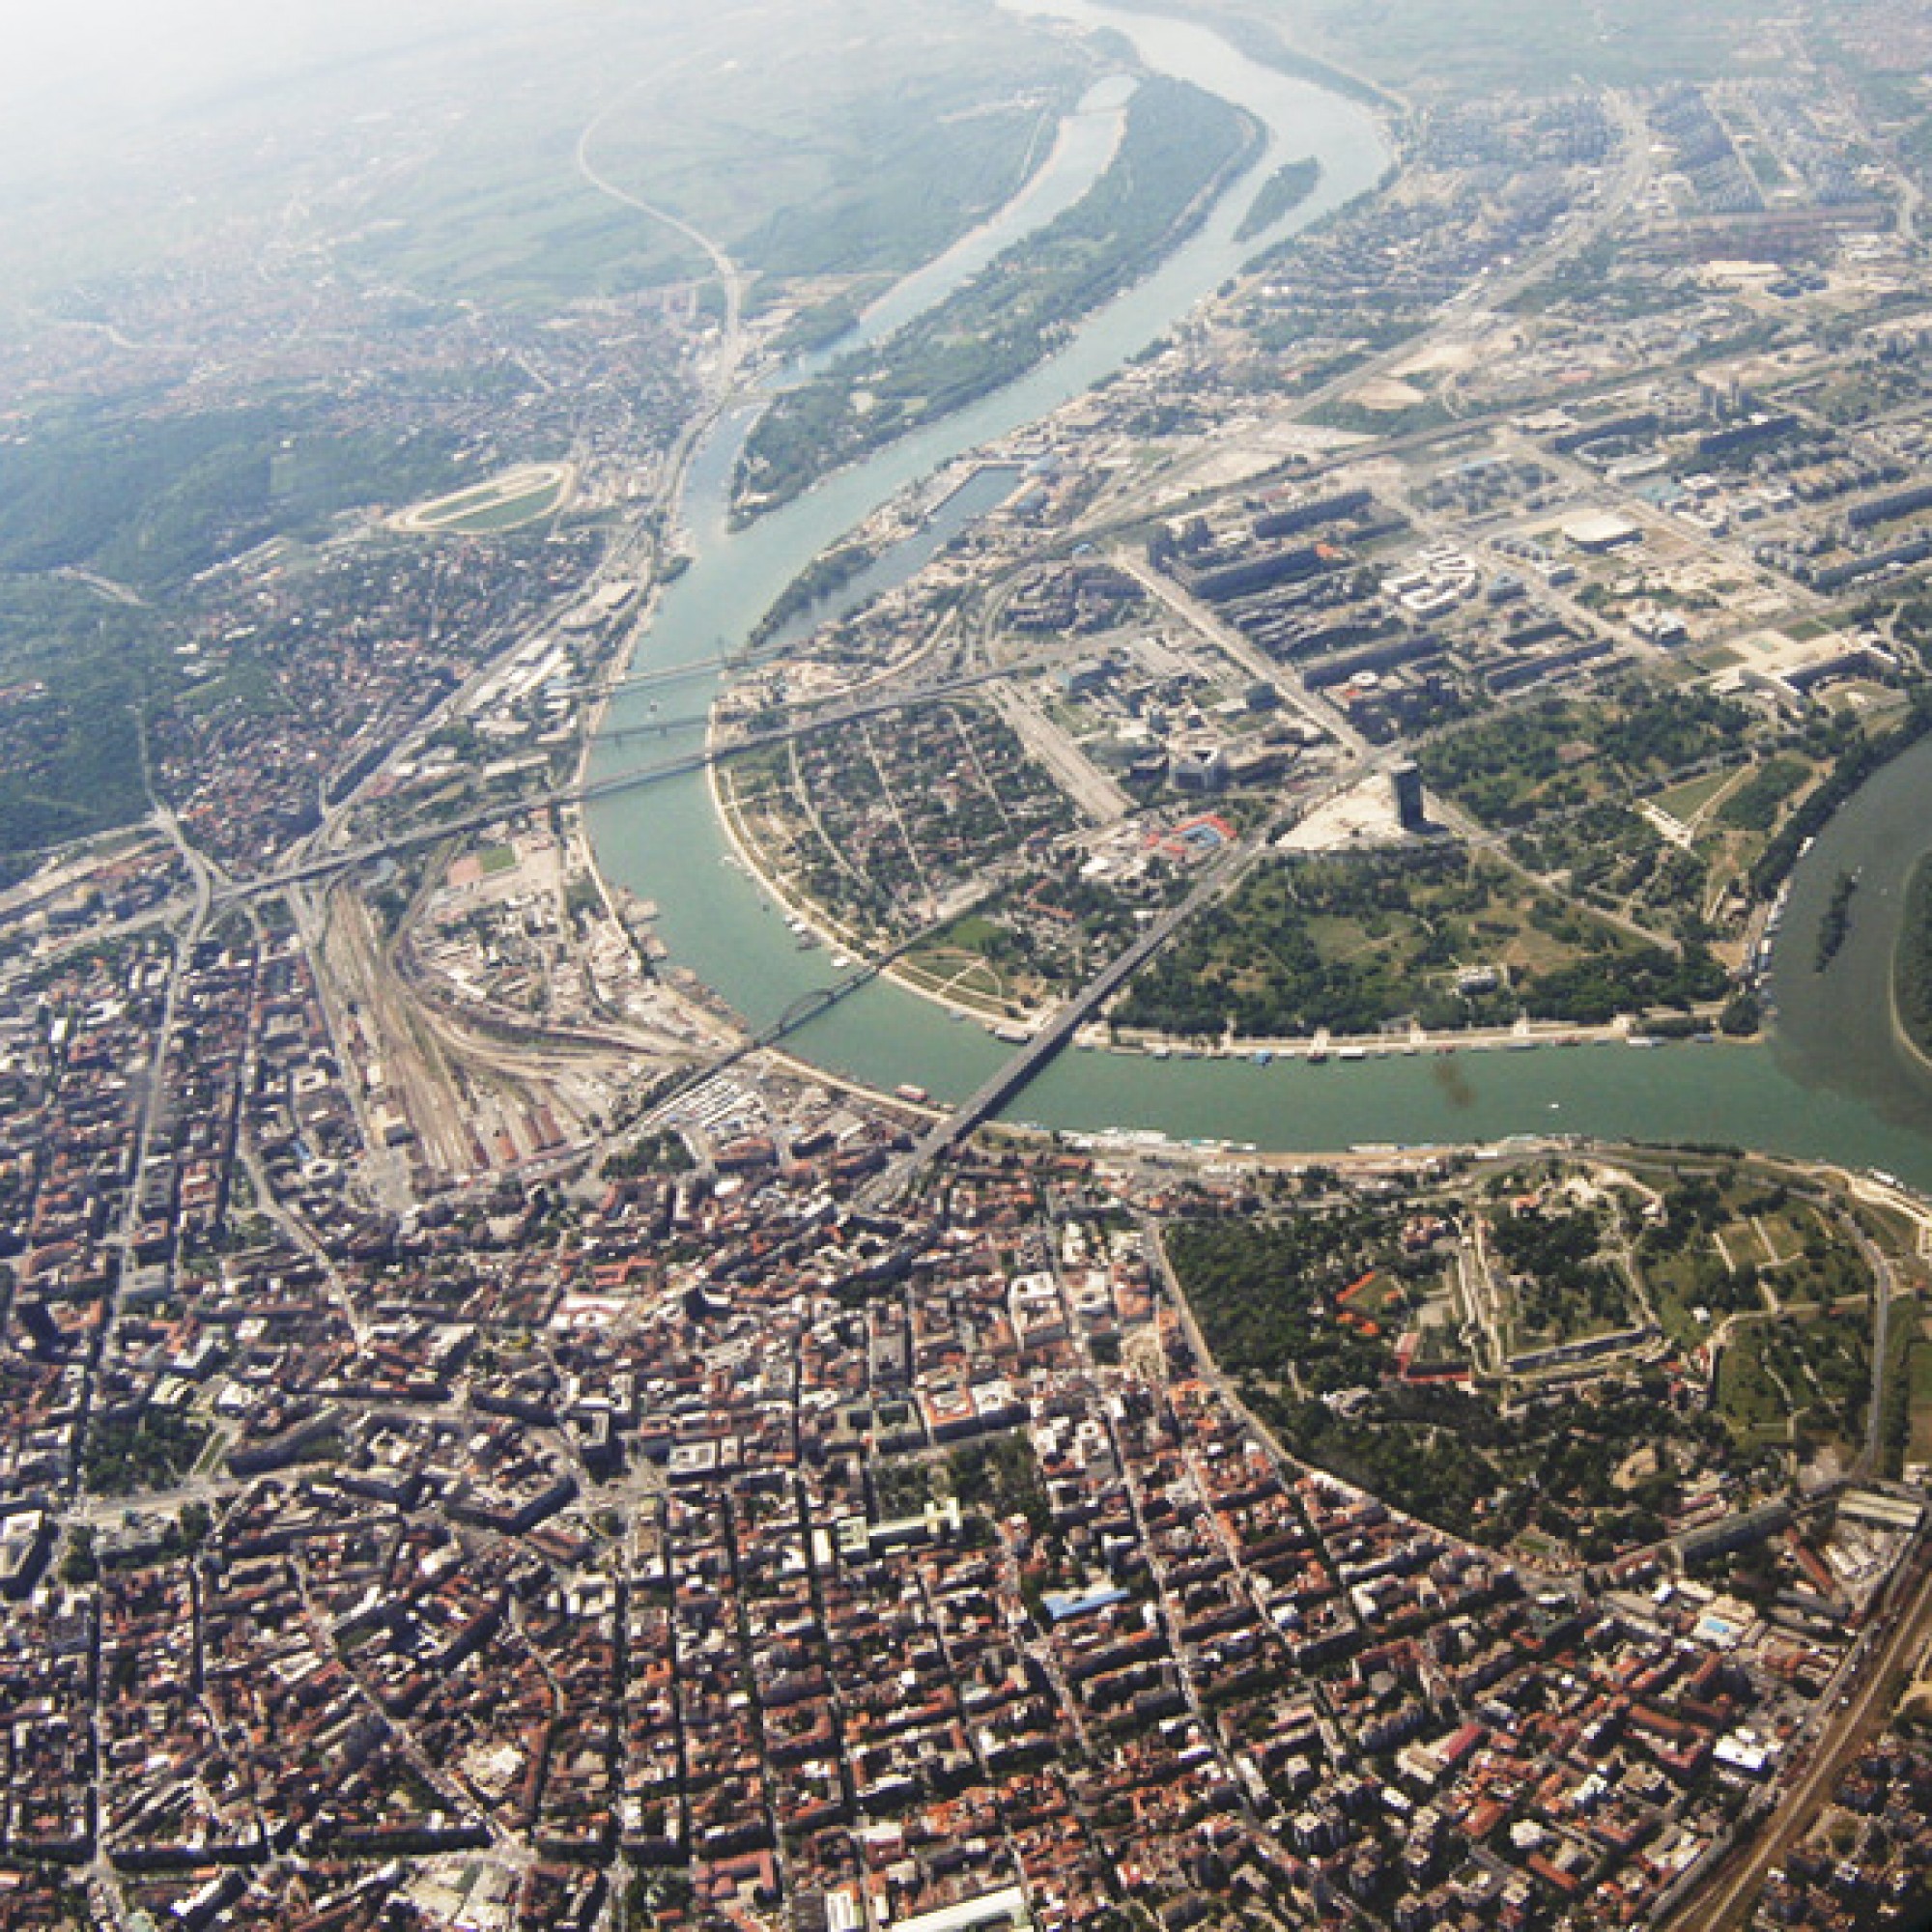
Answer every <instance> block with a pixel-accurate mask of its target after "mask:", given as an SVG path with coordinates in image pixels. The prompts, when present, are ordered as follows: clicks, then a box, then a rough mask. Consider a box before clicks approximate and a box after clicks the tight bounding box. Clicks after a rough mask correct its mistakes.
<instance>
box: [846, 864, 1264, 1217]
mask: <svg viewBox="0 0 1932 1932" xmlns="http://www.w3.org/2000/svg"><path fill="white" fill-rule="evenodd" d="M1246 852H1247V848H1246V847H1244V846H1241V845H1232V846H1230V847H1229V848H1228V850H1227V851H1226V852H1225V853H1224V854H1223V855H1222V857H1221V858H1220V860H1219V861H1218V862H1217V863H1216V864H1215V865H1214V866H1213V867H1211V869H1210V870H1209V871H1208V874H1207V875H1206V876H1205V877H1204V878H1203V879H1202V880H1201V882H1200V884H1198V885H1197V886H1196V887H1195V888H1194V890H1193V891H1192V892H1191V893H1189V894H1188V895H1187V896H1186V897H1185V898H1184V899H1182V900H1181V902H1180V903H1179V905H1177V906H1171V907H1169V909H1168V910H1167V911H1166V912H1164V913H1162V914H1161V916H1160V917H1159V918H1158V919H1157V920H1155V921H1154V922H1153V923H1152V924H1151V925H1150V926H1149V927H1148V929H1147V930H1146V931H1145V932H1144V933H1142V934H1141V936H1140V937H1139V938H1138V939H1137V940H1135V941H1134V943H1133V944H1132V945H1131V946H1129V947H1128V948H1127V949H1126V950H1125V952H1120V953H1117V954H1116V955H1115V956H1114V957H1113V958H1112V959H1111V960H1109V961H1108V962H1107V964H1106V965H1105V966H1103V967H1101V969H1100V970H1099V972H1097V973H1096V974H1094V977H1093V979H1091V980H1088V981H1087V983H1086V984H1085V985H1084V986H1083V987H1081V989H1080V990H1079V991H1078V992H1077V993H1075V994H1074V995H1073V997H1072V998H1071V999H1070V1000H1068V1001H1067V1002H1066V1004H1065V1006H1063V1007H1062V1008H1061V1009H1059V1011H1058V1012H1056V1013H1055V1014H1054V1015H1053V1017H1052V1018H1051V1019H1049V1020H1048V1021H1047V1023H1046V1024H1045V1026H1043V1027H1042V1028H1041V1029H1040V1030H1039V1032H1038V1033H1037V1034H1035V1035H1034V1037H1032V1038H1031V1039H1030V1040H1028V1041H1027V1043H1026V1044H1025V1045H1024V1046H1023V1047H1021V1048H1020V1050H1019V1051H1018V1052H1017V1053H1015V1054H1014V1055H1013V1056H1012V1058H1011V1059H1010V1060H1009V1061H1008V1062H1006V1064H1005V1065H1003V1066H1001V1067H1000V1068H999V1070H998V1071H997V1072H996V1073H994V1074H993V1076H992V1077H991V1078H990V1079H989V1080H987V1081H986V1082H985V1084H984V1085H983V1086H981V1087H980V1090H979V1092H978V1093H976V1094H973V1095H972V1096H971V1097H970V1098H968V1099H967V1100H965V1101H964V1102H963V1103H962V1104H961V1105H960V1106H958V1107H956V1108H954V1109H953V1111H952V1113H951V1114H949V1115H947V1117H946V1118H945V1119H944V1120H943V1121H939V1122H935V1123H934V1124H933V1125H932V1126H931V1127H930V1128H929V1129H928V1130H927V1131H926V1133H925V1134H924V1135H923V1138H922V1139H921V1140H920V1141H919V1143H918V1144H917V1145H916V1146H915V1147H914V1148H913V1150H912V1151H911V1152H910V1153H908V1154H906V1155H905V1156H904V1157H903V1158H902V1159H901V1160H899V1161H896V1162H895V1163H894V1164H893V1166H891V1167H889V1168H887V1169H886V1170H885V1172H884V1173H883V1174H880V1175H879V1176H877V1177H876V1178H875V1179H874V1180H873V1181H872V1182H871V1183H870V1184H869V1185H868V1186H867V1189H866V1190H865V1195H864V1199H865V1201H866V1203H867V1206H870V1207H878V1206H882V1205H883V1204H884V1203H885V1202H887V1201H889V1200H890V1199H891V1198H892V1197H893V1196H894V1195H895V1194H896V1193H897V1192H899V1190H900V1189H901V1188H903V1187H905V1186H907V1185H909V1184H910V1183H911V1182H912V1181H913V1180H914V1179H917V1178H918V1177H919V1176H920V1175H921V1174H923V1173H924V1171H925V1170H926V1168H928V1167H929V1166H930V1165H931V1164H932V1163H933V1162H934V1161H936V1160H938V1159H939V1158H940V1157H941V1156H942V1155H943V1154H946V1153H949V1152H951V1151H952V1149H953V1148H955V1147H957V1146H958V1145H959V1143H960V1142H961V1141H963V1140H964V1139H965V1138H966V1136H967V1135H968V1134H970V1133H972V1132H973V1130H974V1129H975V1128H976V1127H979V1126H982V1125H983V1124H984V1123H985V1122H987V1121H989V1120H991V1119H992V1117H993V1116H994V1115H995V1114H996V1113H997V1112H998V1111H999V1110H1000V1109H1001V1108H1002V1107H1003V1106H1005V1105H1006V1103H1007V1102H1008V1101H1009V1100H1010V1099H1012V1098H1013V1097H1014V1095H1015V1094H1019V1093H1021V1092H1023V1091H1024V1090H1025V1089H1026V1088H1027V1087H1029V1086H1031V1085H1032V1084H1033V1082H1034V1080H1035V1079H1036V1077H1037V1075H1038V1074H1039V1073H1040V1071H1041V1070H1042V1069H1043V1068H1044V1067H1045V1066H1046V1065H1047V1064H1048V1063H1049V1062H1051V1061H1052V1060H1054V1059H1056V1058H1057V1057H1058V1056H1059V1054H1060V1052H1061V1051H1062V1049H1063V1048H1064V1047H1065V1045H1066V1042H1067V1041H1068V1040H1070V1039H1071V1038H1072V1037H1073V1036H1074V1035H1075V1034H1076V1033H1078V1032H1079V1031H1080V1029H1081V1028H1082V1027H1083V1026H1085V1025H1086V1024H1087V1022H1088V1021H1089V1020H1090V1019H1092V1018H1093V1017H1094V1015H1095V1014H1096V1013H1098V1012H1099V1010H1100V1009H1101V1008H1102V1007H1104V1006H1105V1005H1106V1003H1107V1002H1108V1001H1109V1000H1110V999H1112V998H1113V996H1114V995H1115V994H1116V993H1117V992H1119V991H1120V989H1121V988H1122V986H1124V985H1125V984H1126V983H1127V981H1128V980H1131V979H1132V978H1133V977H1134V975H1135V974H1136V973H1138V972H1139V971H1140V970H1141V969H1142V967H1144V966H1145V965H1147V963H1148V962H1149V960H1151V958H1152V957H1153V956H1154V954H1155V953H1156V952H1159V951H1160V950H1161V948H1162V947H1164V946H1165V945H1166V944H1167V942H1168V941H1169V940H1170V939H1172V938H1173V937H1174V935H1175V934H1176V933H1177V932H1179V930H1180V928H1181V927H1182V926H1183V925H1185V924H1186V923H1187V922H1188V921H1189V920H1191V919H1192V918H1193V917H1194V916H1195V914H1197V913H1198V912H1200V911H1201V909H1202V908H1203V907H1204V906H1206V905H1207V904H1208V902H1209V901H1210V900H1212V899H1214V898H1217V897H1218V896H1219V895H1221V894H1222V893H1223V892H1225V891H1226V890H1227V889H1228V887H1229V886H1230V885H1231V884H1233V882H1234V881H1235V880H1236V878H1238V877H1239V876H1240V874H1241V871H1242V869H1243V861H1244V859H1245V856H1246Z"/></svg>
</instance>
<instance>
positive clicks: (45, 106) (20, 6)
mask: <svg viewBox="0 0 1932 1932" xmlns="http://www.w3.org/2000/svg"><path fill="white" fill-rule="evenodd" d="M601 5H602V0H561V4H560V0H524V3H523V4H516V0H467V4H466V3H465V0H0V114H5V115H8V116H14V115H17V114H21V113H26V114H29V115H32V116H33V117H34V118H35V119H36V120H49V119H60V118H63V117H71V116H73V115H76V114H77V115H82V116H89V117H92V116H94V115H98V114H99V113H101V112H103V111H105V112H108V113H113V114H127V113H129V112H134V113H139V112H141V111H143V110H149V109H159V110H161V111H166V110H167V109H169V108H175V107H182V106H188V105H192V103H193V102H194V101H195V100H196V99H202V98H206V97H207V96H209V95H211V94H219V93H222V92H223V91H225V90H228V89H230V88H233V87H236V86H238V85H243V86H246V85H260V84H263V83H266V82H273V81H276V80H282V79H287V78H292V77H295V76H298V75H299V74H301V73H303V72H304V71H310V70H313V69H315V68H318V67H324V66H327V65H329V64H332V63H333V62H336V61H338V60H341V59H344V58H355V57H357V56H362V55H367V54H372V53H373V54H380V53H383V52H385V51H387V50H389V49H392V48H395V47H398V46H402V45H406V44H408V43H410V42H412V41H416V40H420V39H422V38H424V37H425V36H427V35H433V34H439V33H446V32H450V31H453V30H456V29H458V28H468V29H469V30H471V31H473V30H474V29H475V28H477V27H479V26H488V25H494V24H496V23H497V22H499V21H501V20H503V19H505V18H514V17H518V16H522V17H523V18H525V19H527V20H531V21H534V20H537V19H540V18H541V17H542V16H543V14H546V13H549V14H553V15H555V14H560V13H567V12H575V13H578V14H582V13H584V12H587V11H591V9H592V8H593V7H600V8H601Z"/></svg>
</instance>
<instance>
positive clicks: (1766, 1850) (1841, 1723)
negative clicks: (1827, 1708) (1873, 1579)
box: [1664, 1542, 1932, 1932]
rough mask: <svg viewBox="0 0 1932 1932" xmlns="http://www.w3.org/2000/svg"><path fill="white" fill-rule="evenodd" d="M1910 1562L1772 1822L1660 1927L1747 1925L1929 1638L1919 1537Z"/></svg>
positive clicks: (1711, 1931) (1930, 1573)
mask: <svg viewBox="0 0 1932 1932" xmlns="http://www.w3.org/2000/svg"><path fill="white" fill-rule="evenodd" d="M1915 1564H1916V1567H1915V1570H1914V1572H1913V1574H1912V1576H1911V1578H1910V1581H1909V1582H1908V1583H1907V1585H1906V1593H1905V1600H1904V1603H1903V1605H1901V1607H1900V1608H1899V1609H1898V1610H1897V1611H1896V1612H1895V1613H1894V1617H1893V1620H1892V1622H1891V1627H1890V1630H1889V1634H1887V1635H1885V1636H1884V1637H1881V1638H1880V1639H1879V1640H1878V1642H1877V1643H1876V1644H1875V1645H1874V1646H1873V1648H1872V1650H1871V1651H1870V1652H1869V1653H1868V1654H1867V1655H1866V1656H1865V1657H1864V1659H1863V1660H1862V1662H1861V1664H1860V1666H1859V1670H1858V1676H1857V1688H1856V1689H1854V1690H1852V1691H1850V1692H1849V1693H1840V1694H1842V1695H1848V1696H1849V1698H1850V1701H1849V1702H1848V1703H1846V1704H1845V1705H1844V1706H1843V1707H1842V1709H1841V1711H1840V1712H1839V1714H1838V1715H1837V1716H1835V1717H1834V1718H1832V1719H1828V1720H1827V1722H1826V1723H1825V1724H1824V1725H1823V1726H1822V1727H1821V1734H1820V1737H1819V1739H1818V1742H1817V1744H1816V1745H1815V1747H1813V1749H1812V1752H1811V1756H1810V1759H1809V1761H1808V1762H1807V1764H1806V1766H1805V1768H1804V1774H1803V1776H1800V1778H1799V1780H1798V1782H1797V1783H1796V1784H1795V1785H1793V1786H1792V1787H1791V1789H1790V1790H1789V1791H1788V1792H1787V1793H1786V1794H1785V1795H1784V1796H1783V1797H1782V1798H1780V1799H1779V1801H1778V1804H1777V1811H1776V1817H1775V1819H1774V1821H1773V1822H1772V1823H1771V1825H1769V1826H1768V1827H1767V1828H1766V1829H1765V1830H1764V1831H1763V1832H1762V1833H1760V1834H1759V1835H1758V1836H1757V1837H1756V1838H1755V1839H1753V1840H1752V1841H1751V1843H1750V1845H1749V1846H1748V1848H1747V1850H1746V1851H1745V1853H1744V1854H1743V1856H1742V1857H1741V1858H1740V1859H1739V1860H1737V1861H1736V1862H1731V1861H1726V1862H1725V1863H1724V1864H1722V1865H1720V1866H1719V1868H1718V1871H1717V1873H1716V1877H1715V1882H1714V1883H1713V1884H1712V1885H1710V1886H1700V1887H1699V1888H1698V1889H1697V1890H1696V1891H1695V1892H1694V1893H1693V1894H1692V1895H1691V1898H1690V1902H1689V1903H1688V1904H1686V1905H1685V1906H1684V1907H1683V1908H1682V1909H1681V1910H1680V1911H1679V1912H1678V1914H1677V1916H1676V1917H1675V1918H1672V1919H1670V1920H1669V1921H1668V1922H1667V1924H1666V1926H1665V1928H1664V1932H1729V1928H1734V1927H1742V1926H1744V1925H1745V1924H1747V1922H1748V1918H1747V1915H1748V1913H1749V1909H1750V1905H1751V1902H1752V1901H1753V1900H1754V1899H1755V1898H1756V1896H1757V1894H1758V1892H1759V1890H1760V1889H1762V1888H1763V1885H1764V1882H1765V1879H1766V1878H1767V1876H1768V1875H1769V1874H1770V1873H1771V1872H1772V1871H1773V1870H1774V1869H1775V1868H1776V1867H1777V1866H1778V1865H1780V1864H1782V1863H1783V1862H1784V1860H1785V1859H1786V1857H1787V1856H1789V1854H1790V1853H1791V1852H1792V1850H1793V1849H1794V1848H1795V1847H1796V1846H1797V1845H1798V1843H1799V1842H1800V1841H1801V1840H1802V1839H1803V1838H1804V1834H1805V1833H1806V1832H1808V1831H1809V1829H1810V1828H1811V1825H1812V1824H1813V1823H1814V1822H1815V1820H1816V1818H1817V1814H1818V1812H1819V1810H1820V1808H1821V1807H1822V1806H1823V1805H1824V1804H1826V1803H1827V1802H1828V1801H1829V1800H1830V1798H1831V1795H1832V1793H1833V1790H1835V1789H1836V1787H1837V1783H1838V1780H1839V1778H1840V1777H1841V1776H1843V1775H1844V1772H1845V1769H1846V1767H1847V1766H1848V1765H1849V1764H1850V1763H1851V1761H1852V1759H1853V1758H1854V1757H1856V1756H1857V1755H1858V1753H1859V1751H1860V1750H1861V1749H1862V1748H1863V1747H1864V1745H1865V1743H1866V1741H1867V1740H1868V1739H1869V1738H1870V1737H1871V1736H1872V1735H1873V1734H1874V1733H1875V1732H1876V1731H1877V1730H1878V1729H1879V1727H1880V1726H1881V1725H1882V1724H1883V1723H1884V1722H1885V1721H1886V1719H1888V1718H1889V1716H1890V1710H1891V1705H1890V1698H1889V1695H1888V1692H1889V1690H1890V1688H1891V1685H1892V1679H1893V1675H1894V1673H1895V1672H1896V1671H1897V1670H1898V1669H1899V1668H1900V1667H1901V1666H1902V1665H1904V1664H1906V1663H1908V1662H1911V1661H1912V1660H1913V1659H1914V1658H1915V1657H1917V1656H1918V1653H1919V1651H1920V1650H1921V1649H1922V1648H1923V1646H1924V1645H1925V1644H1926V1643H1927V1642H1928V1641H1932V1567H1928V1565H1927V1561H1926V1551H1925V1549H1924V1547H1923V1545H1922V1542H1921V1546H1920V1548H1919V1550H1918V1554H1917V1556H1916V1559H1915ZM1828 1694H1829V1693H1828Z"/></svg>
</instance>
